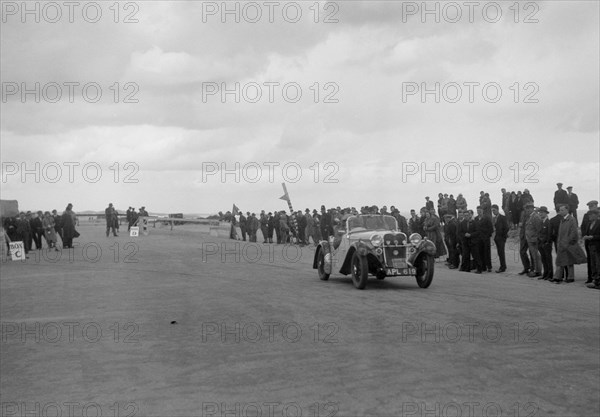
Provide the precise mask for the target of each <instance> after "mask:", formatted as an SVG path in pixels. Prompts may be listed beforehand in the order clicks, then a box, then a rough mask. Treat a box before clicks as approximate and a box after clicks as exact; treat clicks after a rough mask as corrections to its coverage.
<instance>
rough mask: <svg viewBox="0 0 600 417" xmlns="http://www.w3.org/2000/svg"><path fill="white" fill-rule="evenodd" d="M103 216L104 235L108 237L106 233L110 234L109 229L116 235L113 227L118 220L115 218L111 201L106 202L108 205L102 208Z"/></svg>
mask: <svg viewBox="0 0 600 417" xmlns="http://www.w3.org/2000/svg"><path fill="white" fill-rule="evenodd" d="M104 216H105V219H106V237H108V235H109V234H110V233H109V232H111V231H112V233H113V235H114V236H117V232H116V230H115V228H116V224H117V222H118V220H117V218H116V217H117V215H116V212H115V208H114V207H113V203H109V204H108V207H107V208H106V209H105V210H104Z"/></svg>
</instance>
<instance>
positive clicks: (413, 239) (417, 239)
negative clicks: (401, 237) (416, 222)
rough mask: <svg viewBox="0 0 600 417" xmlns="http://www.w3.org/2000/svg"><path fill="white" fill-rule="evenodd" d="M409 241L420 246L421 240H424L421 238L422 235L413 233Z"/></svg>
mask: <svg viewBox="0 0 600 417" xmlns="http://www.w3.org/2000/svg"><path fill="white" fill-rule="evenodd" d="M409 240H410V243H412V244H413V245H418V244H419V242H420V241H421V240H423V238H422V237H421V235H420V234H418V233H413V234H412V235H410V238H409Z"/></svg>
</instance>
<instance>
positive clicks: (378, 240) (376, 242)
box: [371, 235, 383, 246]
mask: <svg viewBox="0 0 600 417" xmlns="http://www.w3.org/2000/svg"><path fill="white" fill-rule="evenodd" d="M371 243H372V244H373V246H381V245H382V243H383V236H381V235H373V236H371Z"/></svg>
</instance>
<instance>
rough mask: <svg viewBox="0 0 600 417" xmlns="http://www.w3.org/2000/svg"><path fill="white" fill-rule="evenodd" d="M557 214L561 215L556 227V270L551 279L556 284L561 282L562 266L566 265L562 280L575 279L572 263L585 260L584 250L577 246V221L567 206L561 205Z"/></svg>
mask: <svg viewBox="0 0 600 417" xmlns="http://www.w3.org/2000/svg"><path fill="white" fill-rule="evenodd" d="M558 214H559V215H560V216H562V217H563V219H562V220H561V222H560V226H559V228H558V239H557V241H556V246H557V250H556V266H557V268H556V272H555V274H554V279H553V280H552V281H553V282H554V283H556V284H560V283H561V282H563V267H567V270H568V272H567V274H568V275H567V278H566V279H565V280H564V282H573V281H574V280H575V275H574V267H573V266H574V265H575V264H584V263H586V262H587V257H586V256H585V252H584V251H583V249H581V246H579V233H578V230H577V222H576V221H575V219H574V218H573V216H572V215H570V214H569V206H568V205H561V206H560V207H559V209H558Z"/></svg>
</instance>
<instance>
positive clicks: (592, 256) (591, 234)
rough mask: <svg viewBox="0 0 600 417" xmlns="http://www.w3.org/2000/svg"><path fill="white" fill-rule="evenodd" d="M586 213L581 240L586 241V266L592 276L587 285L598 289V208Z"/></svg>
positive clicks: (599, 245)
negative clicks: (583, 233)
mask: <svg viewBox="0 0 600 417" xmlns="http://www.w3.org/2000/svg"><path fill="white" fill-rule="evenodd" d="M587 214H588V218H589V224H588V225H587V231H586V233H585V235H584V236H583V241H584V242H585V243H586V251H589V252H588V267H589V268H590V269H591V275H590V276H589V277H591V278H592V282H591V283H588V285H587V287H588V288H594V289H596V290H600V275H599V272H598V271H599V268H600V221H598V215H599V214H600V210H598V209H597V208H594V209H591V210H590V211H588V212H587ZM590 261H591V262H590ZM590 264H591V265H590ZM589 277H588V281H589Z"/></svg>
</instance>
